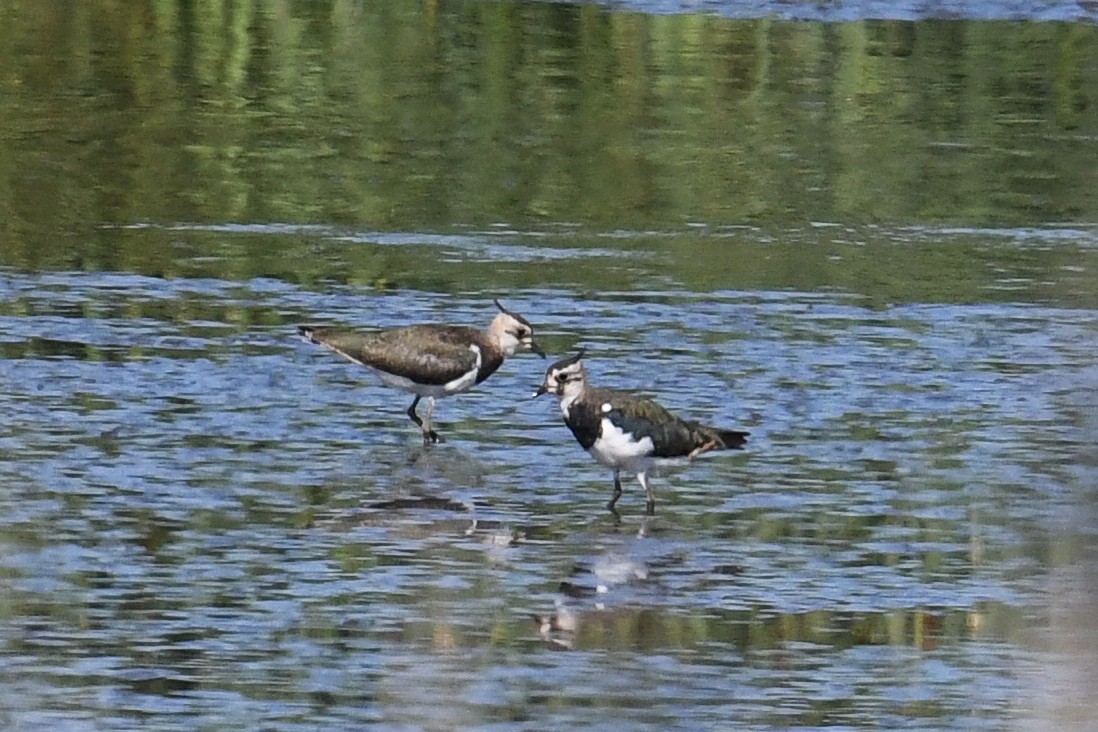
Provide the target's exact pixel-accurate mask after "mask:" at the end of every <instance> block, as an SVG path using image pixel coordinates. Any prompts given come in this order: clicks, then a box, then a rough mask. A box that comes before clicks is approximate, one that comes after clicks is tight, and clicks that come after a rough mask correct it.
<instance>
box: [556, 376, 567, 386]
mask: <svg viewBox="0 0 1098 732" xmlns="http://www.w3.org/2000/svg"><path fill="white" fill-rule="evenodd" d="M557 381H559V382H560V383H562V384H563V383H564V382H566V381H568V374H557Z"/></svg>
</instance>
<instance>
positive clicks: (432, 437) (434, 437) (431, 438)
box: [408, 394, 442, 445]
mask: <svg viewBox="0 0 1098 732" xmlns="http://www.w3.org/2000/svg"><path fill="white" fill-rule="evenodd" d="M419 399H420V397H419V395H418V394H417V395H416V398H415V399H413V400H412V406H410V407H408V416H409V417H410V418H411V420H412V421H413V422H415V423H416V427H419V429H420V431H422V432H423V444H424V445H430V444H431V443H432V442H442V438H441V437H439V436H438V433H437V432H435V431H434V430H433V429H431V422H430V419H431V409H432V407H434V406H435V400H434V399H429V400H428V402H427V420H428V421H427V425H426V426H424V424H423V420H422V419H420V418H419V415H418V414H416V406H417V405H418V404H419Z"/></svg>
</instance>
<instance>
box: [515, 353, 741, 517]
mask: <svg viewBox="0 0 1098 732" xmlns="http://www.w3.org/2000/svg"><path fill="white" fill-rule="evenodd" d="M583 355H584V352H583V351H580V352H579V353H578V354H576V355H575V356H572V357H570V358H565V359H562V360H560V361H557V362H556V363H554V364H553V365H552V366H550V367H549V368H548V370H546V372H545V381H544V382H543V383H542V385H541V387H539V388H538V390H537V393H536V394H534V396H535V397H538V396H541V395H542V394H545V393H550V394H553V395H554V396H556V397H557V398H559V399H560V411H561V414H563V415H564V423H565V424H566V425H568V428H569V429H570V430H572V434H573V435H575V437H576V440H577V441H578V442H579V444H580V445H582V446H583V449H585V450H587V452H589V453H590V454H591V457H593V458H595V460H597V461H598V462H599V464H601V465H605V466H606V467H608V468H610V469H611V470H613V471H614V495H613V497H612V498H611V499H610V502H609V503H608V504H606V507H607V508H608V509H609V510H610V511H611V512H613V513H614V514H617V509H616V508H615V504H617V502H618V498H620V497H621V471H623V470H624V471H626V472H628V473H633V474H635V475H636V476H637V480H638V481H639V482H640V484H641V487H642V488H644V492H645V497H646V498H647V500H648V503H647V513H648V515H649V516H651V515H653V514H655V512H656V499H655V497H654V496H653V494H652V487H651V485H649V483H648V472H649V471H650V470H652V468H653V467H657V466H661V465H674V464H680V463H684V462H688V461H690V460H693V459H694V458H696V457H698V456H699V455H702V454H704V453H707V452H711V451H714V450H739V449H742V448H743V446H744V444H745V443H746V442H747V436H748V433H747V432H740V431H738V430H727V429H723V428H720V427H708V426H706V425H703V424H700V423H698V422H693V421H690V420H686V419H682V418H681V417H679V416H677V415H675V414H674V413H672V412H670V411H668V410H667V409H664V408H663V407H661V406H660V405H659V404H657V403H656V402H654V401H652V400H651V399H646V398H644V397H641V396H637V395H635V394H631V393H629V392H626V391H618V390H616V389H600V388H597V387H594V386H591V385H590V384H589V383H588V382H587V372H586V371H585V370H584V368H583Z"/></svg>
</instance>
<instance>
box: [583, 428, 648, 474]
mask: <svg viewBox="0 0 1098 732" xmlns="http://www.w3.org/2000/svg"><path fill="white" fill-rule="evenodd" d="M654 449H655V446H654V445H653V444H652V438H651V437H643V438H641V439H640V440H637V439H636V438H635V437H634V436H633V435H632V434H630V433H628V432H623V431H622V430H621V429H620V428H619V427H617V426H616V425H615V424H614V423H613V422H611V421H610V420H609V419H606V418H605V417H604V418H603V420H602V429H601V431H600V434H599V438H598V439H597V440H595V444H594V445H592V446H591V449H590V450H589V451H588V452H590V453H591V457H593V458H595V460H598V461H599V462H600V463H601V464H603V465H605V466H606V467H608V468H614V469H615V470H618V469H624V470H628V471H631V472H640V471H643V470H648V468H650V467H651V466H652V463H653V460H652V458H651V457H649V455H651V454H652V451H653V450H654Z"/></svg>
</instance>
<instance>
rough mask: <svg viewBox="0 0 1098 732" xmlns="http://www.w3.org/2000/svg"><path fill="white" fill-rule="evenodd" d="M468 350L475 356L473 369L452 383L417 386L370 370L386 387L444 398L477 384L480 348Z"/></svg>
mask: <svg viewBox="0 0 1098 732" xmlns="http://www.w3.org/2000/svg"><path fill="white" fill-rule="evenodd" d="M469 350H470V351H472V352H473V353H475V354H477V361H476V364H474V365H473V368H472V369H471V370H469V371H467V372H465V373H464V374H462V375H461V376H459V377H458V378H456V379H454V380H453V381H448V382H446V383H445V384H417V383H416V382H414V381H412V380H411V379H408V378H405V377H403V376H397V375H396V374H388V373H385V372H384V371H379V370H377V369H375V368H371V369H370V370H371V371H373V372H374V373H375V374H377V376H378V378H379V379H381V381H382V382H383V383H384V384H385V385H387V386H391V387H393V388H394V389H400V390H401V391H406V392H408V393H409V394H416V395H418V396H423V397H444V396H449V395H451V394H457V393H458V392H461V391H465V390H466V389H468V388H469V387H471V386H472V385H473V384H475V383H477V372H478V371H480V363H481V357H480V348H479V347H478V346H469Z"/></svg>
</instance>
